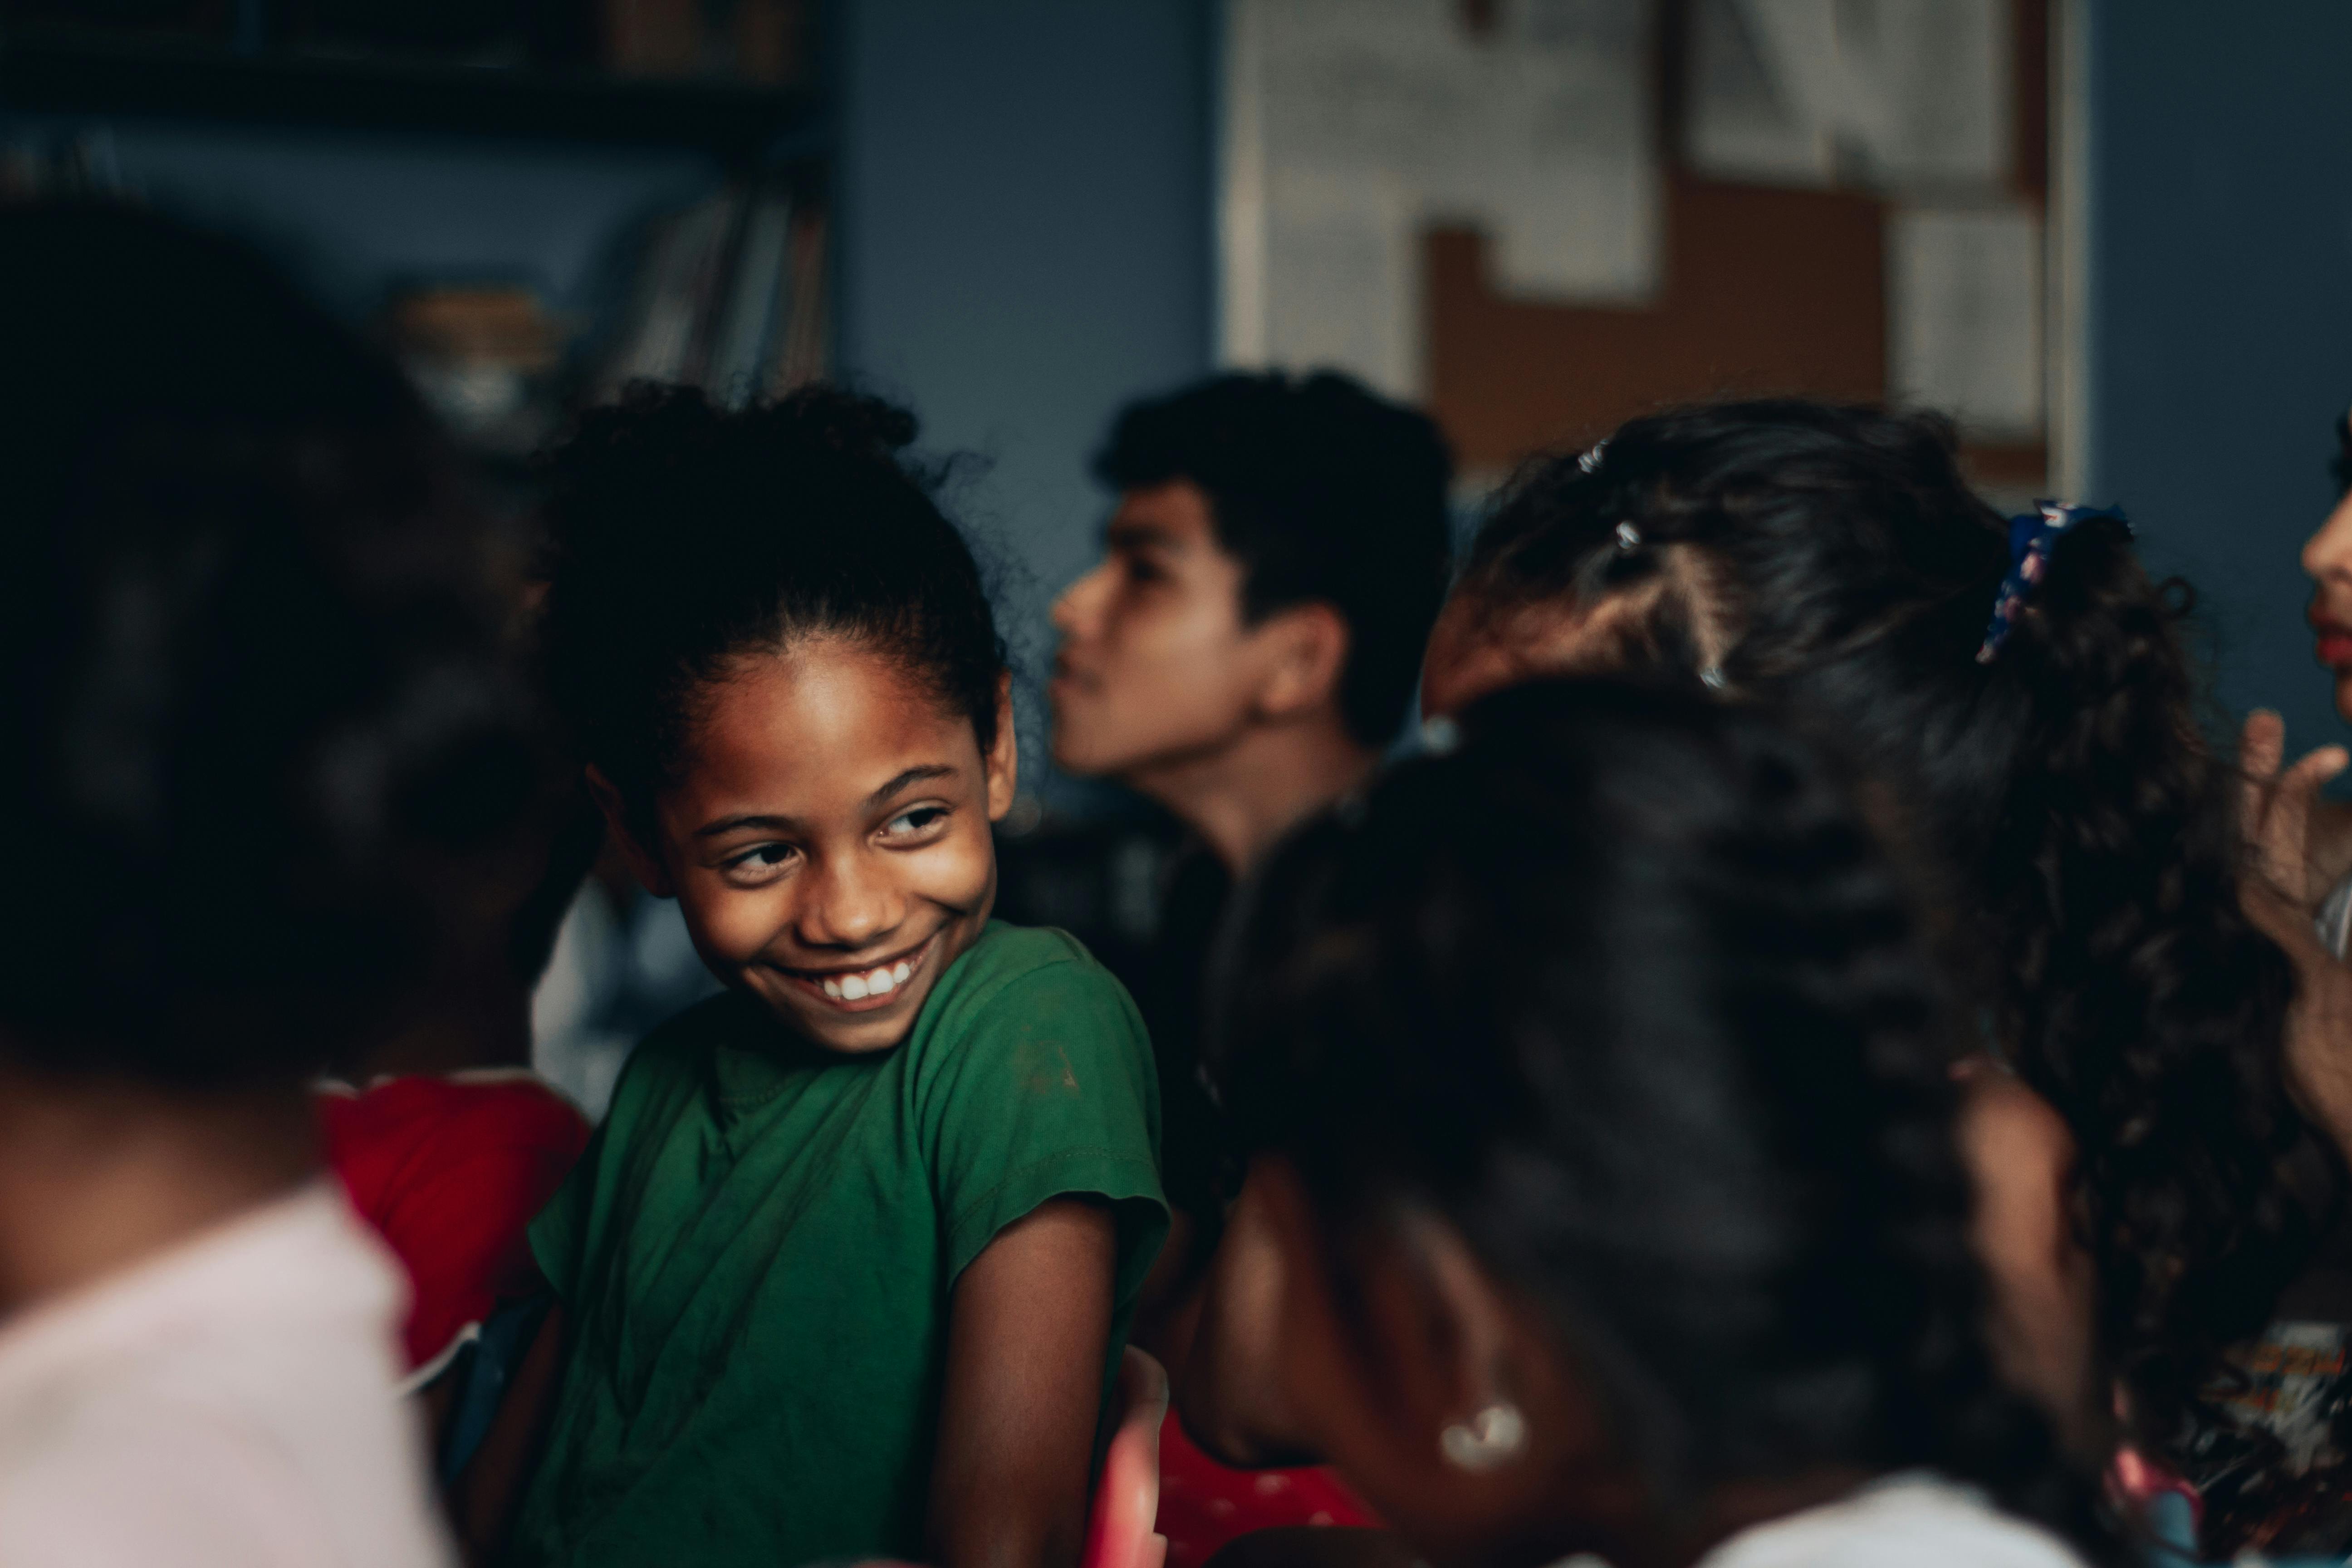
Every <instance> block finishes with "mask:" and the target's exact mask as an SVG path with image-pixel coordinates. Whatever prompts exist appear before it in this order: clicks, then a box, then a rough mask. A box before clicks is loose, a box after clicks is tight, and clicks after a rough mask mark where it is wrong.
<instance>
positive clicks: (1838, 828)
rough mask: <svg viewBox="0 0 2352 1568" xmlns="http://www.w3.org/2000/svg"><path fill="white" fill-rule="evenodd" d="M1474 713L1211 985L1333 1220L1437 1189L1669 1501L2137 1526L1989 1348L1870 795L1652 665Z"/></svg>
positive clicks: (1930, 992)
mask: <svg viewBox="0 0 2352 1568" xmlns="http://www.w3.org/2000/svg"><path fill="white" fill-rule="evenodd" d="M1464 729H1465V734H1466V739H1465V742H1464V743H1463V744H1462V746H1461V747H1460V749H1459V750H1458V751H1457V752H1454V753H1452V754H1450V755H1446V756H1444V757H1440V758H1433V759H1425V760H1422V761H1418V762H1415V763H1409V764H1406V765H1404V766H1402V767H1400V768H1398V769H1397V770H1396V771H1394V772H1393V773H1391V774H1389V775H1388V776H1387V777H1385V778H1384V779H1382V780H1381V782H1380V783H1379V784H1377V785H1376V786H1375V787H1374V789H1373V790H1372V792H1371V794H1370V797H1369V799H1368V801H1366V802H1365V803H1364V805H1362V807H1361V809H1360V811H1356V812H1354V813H1352V814H1346V815H1343V816H1342V818H1340V819H1336V820H1332V821H1329V822H1327V823H1325V824H1323V825H1321V826H1318V827H1315V828H1313V829H1310V830H1309V831H1308V832H1307V833H1306V834H1305V835H1303V836H1302V837H1299V838H1297V840H1295V841H1294V842H1293V843H1292V844H1290V845H1289V846H1288V847H1286V848H1285V849H1284V850H1283V851H1281V852H1280V854H1279V855H1278V856H1277V857H1276V859H1275V860H1274V861H1273V862H1272V863H1271V864H1270V865H1269V867H1268V868H1267V869H1266V871H1265V874H1264V877H1263V879H1262V882H1261V884H1260V887H1259V889H1258V891H1257V893H1256V896H1255V900H1254V901H1253V903H1252V905H1251V907H1250V910H1249V914H1248V918H1247V920H1246V921H1245V923H1244V926H1243V927H1242V928H1241V929H1240V930H1239V931H1236V932H1235V933H1234V941H1233V942H1232V943H1231V947H1230V952H1231V954H1232V961H1231V968H1230V972H1229V973H1228V975H1227V983H1226V986H1225V991H1224V1005H1225V1008H1226V1012H1227V1015H1228V1017H1227V1024H1226V1027H1225V1030H1224V1037H1225V1048H1224V1052H1223V1060H1224V1061H1225V1063H1226V1064H1227V1067H1226V1069H1225V1071H1226V1083H1227V1090H1228V1093H1229V1095H1230V1096H1231V1098H1232V1100H1233V1103H1234V1108H1235V1110H1236V1113H1237V1116H1238V1117H1239V1119H1240V1121H1241V1122H1242V1124H1243V1125H1244V1128H1245V1129H1246V1130H1247V1131H1248V1133H1249V1135H1250V1137H1251V1138H1252V1140H1253V1142H1255V1144H1256V1145H1257V1146H1259V1147H1262V1148H1270V1149H1274V1150H1276V1151H1279V1152H1283V1153H1285V1154H1286V1155H1287V1156H1288V1157H1289V1158H1290V1160H1291V1161H1292V1162H1293V1163H1294V1164H1295V1165H1296V1166H1297V1169H1298V1171H1299V1173H1300V1174H1301V1176H1302V1178H1303V1179H1304V1180H1305V1182H1306V1184H1307V1188H1308V1190H1309V1192H1310V1193H1311V1194H1312V1195H1313V1197H1314V1200H1315V1203H1316V1205H1317V1208H1318V1214H1319V1215H1321V1217H1322V1218H1323V1220H1324V1221H1325V1224H1326V1226H1327V1228H1328V1230H1329V1231H1330V1233H1331V1234H1333V1235H1334V1236H1335V1237H1340V1238H1345V1237H1348V1236H1349V1234H1351V1232H1353V1231H1354V1230H1355V1229H1356V1227H1359V1226H1366V1225H1378V1224H1380V1223H1381V1222H1382V1220H1383V1219H1384V1217H1385V1216H1388V1215H1393V1214H1394V1213H1396V1212H1398V1211H1399V1209H1400V1208H1405V1209H1410V1208H1414V1207H1427V1208H1433V1209H1434V1210H1435V1211H1436V1212H1437V1213H1439V1214H1441V1215H1444V1216H1445V1218H1446V1219H1447V1220H1448V1221H1449V1222H1450V1223H1451V1224H1452V1225H1454V1226H1455V1227H1456V1228H1457V1229H1458V1230H1459V1231H1460V1232H1461V1234H1462V1236H1463V1237H1465V1239H1466V1240H1467V1241H1468V1242H1469V1243H1470V1244H1471V1246H1472V1247H1473V1248H1474V1249H1475V1251H1476V1252H1477V1253H1478V1254H1479V1256H1480V1257H1481V1258H1483V1259H1484V1261H1485V1262H1486V1266H1487V1267H1488V1268H1490V1269H1492V1270H1493V1271H1494V1272H1495V1273H1496V1276H1497V1278H1498V1279H1502V1280H1504V1281H1507V1283H1509V1284H1511V1285H1512V1286H1515V1287H1517V1289H1523V1290H1525V1291H1527V1292H1528V1293H1529V1294H1530V1295H1531V1296H1532V1297H1533V1298H1534V1299H1535V1300H1538V1301H1540V1302H1541V1303H1543V1304H1545V1305H1546V1306H1547V1307H1549V1308H1550V1309H1552V1310H1553V1312H1554V1314H1555V1315H1556V1317H1557V1319H1558V1321H1559V1323H1560V1325H1561V1332H1562V1334H1563V1337H1564V1338H1565V1340H1566V1341H1567V1342H1568V1343H1569V1345H1570V1349H1571V1351H1572V1354H1573V1357H1574V1361H1575V1364H1577V1365H1578V1366H1580V1367H1581V1368H1584V1369H1587V1370H1588V1372H1589V1373H1590V1374H1591V1377H1592V1379H1593V1381H1594V1382H1595V1383H1596V1384H1597V1385H1598V1387H1597V1390H1596V1392H1597V1393H1598V1394H1599V1395H1600V1397H1601V1399H1602V1401H1603V1402H1604V1404H1605V1406H1606V1408H1607V1410H1608V1411H1609V1414H1610V1417H1611V1426H1612V1430H1613V1431H1614V1432H1615V1433H1616V1434H1617V1436H1618V1440H1619V1442H1620V1443H1621V1445H1622V1448H1623V1450H1624V1452H1625V1454H1626V1456H1627V1457H1628V1458H1630V1459H1632V1460H1633V1461H1634V1462H1635V1463H1636V1464H1637V1465H1638V1466H1639V1467H1640V1468H1641V1471H1642V1473H1643V1475H1644V1476H1645V1477H1646V1478H1647V1479H1648V1480H1649V1483H1650V1488H1651V1490H1652V1493H1653V1499H1654V1504H1655V1506H1656V1507H1657V1508H1659V1509H1660V1510H1662V1511H1665V1512H1668V1513H1672V1512H1675V1511H1676V1510H1684V1509H1686V1508H1687V1507H1688V1505H1690V1504H1692V1503H1693V1502H1695V1501H1696V1500H1699V1499H1700V1498H1701V1497H1703V1496H1704V1494H1705V1493H1706V1491H1707V1490H1708V1489H1712V1488H1714V1487H1717V1486H1720V1485H1723V1484H1726V1483H1729V1482H1735V1481H1740V1480H1755V1479H1764V1478H1788V1477H1793V1476H1800V1475H1804V1474H1806V1473H1808V1472H1810V1471H1812V1470H1815V1469H1819V1468H1829V1467H1838V1468H1859V1469H1862V1470H1864V1471H1866V1472H1869V1473H1874V1474H1885V1473H1890V1472H1894V1471H1898V1470H1903V1469H1906V1468H1920V1467H1926V1468H1934V1469H1937V1470H1938V1471H1940V1472H1942V1473H1944V1474H1946V1475H1949V1476H1953V1477H1956V1478H1958V1479H1964V1480H1968V1481H1972V1482H1975V1483H1977V1484H1979V1485H1980V1486H1981V1487H1983V1488H1984V1489H1985V1490H1986V1491H1987V1492H1988V1493H1989V1494H1990V1495H1991V1496H1992V1497H1994V1498H1995V1499H1996V1500H1999V1501H2000V1503H2001V1504H2002V1505H2004V1506H2005V1507H2006V1508H2008V1509H2009V1510H2011V1511H2012V1512H2015V1513H2018V1514H2020V1515H2021V1516H2024V1517H2027V1518H2031V1519H2033V1520H2035V1521H2040V1522H2042V1523H2043V1524H2045V1525H2047V1526H2048V1527H2050V1528H2052V1529H2053V1530H2054V1531H2058V1532H2059V1533H2061V1534H2062V1535H2064V1536H2066V1537H2068V1538H2070V1539H2072V1540H2073V1541H2074V1542H2077V1543H2078V1544H2079V1545H2081V1546H2082V1547H2083V1548H2084V1550H2085V1551H2086V1552H2089V1553H2090V1554H2091V1555H2093V1556H2094V1557H2109V1556H2112V1555H2113V1554H2114V1552H2113V1544H2112V1542H2110V1540H2109V1539H2108V1537H2107V1534H2106V1532H2105V1529H2104V1527H2103V1526H2102V1525H2101V1524H2100V1523H2098V1522H2097V1521H2096V1519H2095V1507H2094V1500H2093V1493H2092V1489H2091V1487H2090V1485H2089V1483H2088V1482H2087V1481H2086V1479H2084V1477H2082V1476H2081V1475H2080V1474H2078V1473H2075V1472H2074V1471H2073V1470H2072V1469H2071V1468H2069V1467H2068V1466H2067V1465H2066V1464H2065V1463H2064V1461H2063V1459H2061V1458H2060V1457H2059V1455H2058V1453H2057V1449H2056V1447H2055V1443H2054V1439H2053V1436H2052V1433H2051V1430H2050V1426H2049V1425H2048V1422H2047V1420H2046V1419H2045V1417H2043V1416H2042V1414H2041V1413H2040V1412H2038V1411H2036V1410H2035V1409H2033V1408H2032V1407H2031V1406H2030V1405H2028V1404H2027V1403H2026V1402H2025V1401H2023V1400H2022V1399H2021V1398H2020V1397H2018V1396H2016V1395H2014V1394H2011V1393H2009V1392H2008V1391H2006V1390H2005V1389H2003V1388H2002V1387H2001V1386H2000V1384H1998V1382H1997V1381H1996V1379H1995V1377H1994V1374H1993V1371H1992V1366H1991V1362H1990V1354H1989V1352H1988V1351H1987V1348H1986V1344H1985V1341H1984V1337H1983V1329H1982V1326H1981V1325H1982V1322H1983V1317H1984V1313H1983V1304H1984V1294H1983V1286H1982V1282H1981V1279H1980V1275H1979V1268H1978V1266H1977V1264H1976V1262H1975V1260H1974V1258H1973V1256H1972V1254H1971V1252H1970V1249H1969V1217H1970V1213H1971V1198H1970V1191H1969V1182H1968V1178H1967V1175H1966V1173H1965V1171H1964V1169H1963V1167H1962V1165H1961V1163H1960V1159H1959V1154H1958V1149H1957V1147H1956V1144H1955V1118H1956V1116H1957V1114H1958V1099H1959V1090H1958V1089H1957V1088H1956V1086H1955V1084H1954V1081H1953V1079H1952V1076H1951V1073H1950V1071H1949V1068H1950V1063H1951V1061H1952V1056H1953V1053H1952V1048H1951V1047H1950V1045H1949V1044H1948V1042H1947V1040H1946V1039H1945V1038H1944V1037H1943V1036H1942V1034H1941V1032H1940V1027H1939V1023H1938V1020H1939V1019H1941V1018H1942V1017H1943V1016H1945V1015H1946V1013H1947V1011H1948V1010H1947V1009H1946V1008H1944V1007H1943V1006H1942V1005H1941V1000H1942V999H1941V997H1940V995H1939V994H1938V992H1937V985H1936V983H1935V981H1934V979H1933V973H1934V971H1933V968H1932V966H1931V965H1930V964H1929V963H1928V962H1927V959H1926V957H1925V955H1924V954H1923V952H1922V951H1921V949H1920V947H1919V945H1918V942H1917V941H1916V936H1915V929H1914V922H1913V920H1912V918H1911V915H1910V911H1909V909H1908V906H1907V904H1906V900H1905V897H1904V896H1903V894H1902V892H1901V890H1900V885H1899V884H1898V881H1897V879H1896V878H1895V876H1894V875H1893V873H1892V872H1891V871H1890V869H1889V868H1888V867H1887V865H1886V863H1885V858H1884V857H1883V856H1882V855H1881V853H1880V852H1879V850H1878V849H1877V847H1876V846H1875V844H1874V840H1873V838H1872V837H1871V835H1870V834H1869V833H1868V832H1867V831H1866V830H1865V827H1864V823H1863V821H1862V819H1861V817H1860V815H1859V813H1858V811H1857V809H1856V806H1855V805H1854V803H1853V796H1852V795H1851V794H1850V792H1849V791H1848V790H1847V789H1846V788H1844V787H1843V785H1842V784H1840V783H1839V782H1838V781H1837V779H1836V778H1835V777H1834V776H1833V774H1832V772H1831V771H1830V770H1829V769H1827V768H1826V767H1825V766H1824V765H1823V764H1822V762H1821V761H1820V760H1819V759H1818V758H1817V757H1816V756H1815V755H1814V754H1813V753H1812V752H1811V750H1810V749H1809V748H1808V747H1806V746H1805V745H1803V744H1801V743H1800V742H1798V741H1797V740H1796V739H1794V738H1793V737H1792V736H1791V735H1790V733H1789V732H1788V731H1785V730H1784V729H1782V728H1780V727H1779V726H1777V725H1776V724H1774V723H1772V722H1770V721H1768V720H1767V719H1766V717H1765V716H1764V715H1762V714H1761V713H1759V712H1758V711H1756V710H1743V709H1738V708H1727V707H1725V706H1723V705H1720V704H1715V703H1709V702H1706V701H1705V700H1701V699H1700V698H1698V697H1696V696H1695V695H1677V694H1675V693H1672V692H1666V691H1661V690H1657V689H1651V688H1648V687H1644V686H1629V685H1621V684H1617V683H1612V682H1593V683H1582V682H1580V683H1567V682H1560V683H1546V684H1539V685H1535V686H1528V687H1522V688H1519V689H1515V690H1511V691H1507V692H1504V693H1502V694H1500V695H1498V696H1496V697H1493V698H1490V699H1488V700H1486V701H1485V702H1483V703H1480V704H1478V705H1477V706H1475V707H1474V708H1473V709H1472V710H1470V711H1469V712H1468V713H1467V714H1466V715H1465V717H1464ZM1349 816H1352V820H1349ZM1333 1256H1334V1266H1335V1273H1336V1274H1337V1275H1338V1276H1339V1278H1340V1279H1343V1280H1345V1279H1348V1278H1349V1268H1350V1267H1351V1265H1350V1263H1349V1259H1350V1258H1354V1257H1357V1256H1359V1254H1358V1253H1357V1252H1356V1251H1355V1250H1354V1249H1352V1248H1350V1247H1347V1246H1345V1245H1341V1246H1338V1247H1335V1248H1334V1253H1333Z"/></svg>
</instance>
